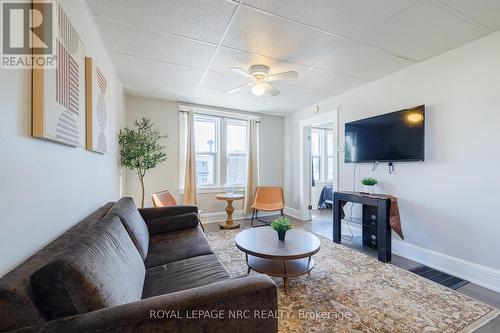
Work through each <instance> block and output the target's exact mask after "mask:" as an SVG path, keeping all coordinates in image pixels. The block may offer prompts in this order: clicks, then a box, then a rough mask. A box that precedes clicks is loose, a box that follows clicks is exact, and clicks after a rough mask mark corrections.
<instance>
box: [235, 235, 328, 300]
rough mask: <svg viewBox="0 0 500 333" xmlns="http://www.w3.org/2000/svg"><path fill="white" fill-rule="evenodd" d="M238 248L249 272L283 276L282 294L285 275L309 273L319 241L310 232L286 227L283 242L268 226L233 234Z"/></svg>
mask: <svg viewBox="0 0 500 333" xmlns="http://www.w3.org/2000/svg"><path fill="white" fill-rule="evenodd" d="M235 243H236V246H237V247H238V249H240V250H241V251H243V252H245V256H246V261H247V265H248V273H250V271H251V270H252V269H253V270H254V271H256V272H259V273H263V274H267V275H271V276H276V277H282V278H283V288H284V290H285V294H286V292H287V283H288V278H290V277H295V276H300V275H304V274H309V273H310V271H311V270H312V269H313V267H314V259H313V258H312V256H313V255H314V254H316V253H317V252H318V251H319V247H320V241H319V239H318V237H316V236H314V235H313V234H312V233H310V232H306V231H302V230H295V229H292V230H289V231H287V233H286V237H285V241H280V240H278V233H277V232H276V231H274V230H273V229H272V228H271V227H260V228H255V229H247V230H243V231H242V232H240V233H239V234H238V235H236V238H235Z"/></svg>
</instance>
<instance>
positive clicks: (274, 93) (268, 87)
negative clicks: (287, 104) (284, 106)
mask: <svg viewBox="0 0 500 333" xmlns="http://www.w3.org/2000/svg"><path fill="white" fill-rule="evenodd" d="M262 84H263V85H264V87H266V91H267V92H268V93H270V94H271V95H272V96H278V95H279V94H280V91H279V90H278V89H276V88H274V87H273V86H272V85H270V84H269V83H267V82H262Z"/></svg>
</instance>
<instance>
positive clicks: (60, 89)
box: [32, 5, 85, 147]
mask: <svg viewBox="0 0 500 333" xmlns="http://www.w3.org/2000/svg"><path fill="white" fill-rule="evenodd" d="M57 11H58V12H57V20H58V35H57V41H56V47H57V51H56V55H57V60H56V61H57V68H56V69H33V129H32V130H33V136H35V137H38V138H43V139H48V140H53V141H57V142H60V143H64V144H67V145H70V146H74V147H82V146H83V144H84V134H85V133H84V123H85V114H84V112H85V51H84V46H83V43H82V41H81V40H80V37H79V36H78V33H77V32H76V30H75V28H74V27H73V25H72V24H71V22H70V20H69V19H68V17H67V16H66V14H65V12H64V11H63V9H62V8H61V7H60V5H59V6H58V10H57Z"/></svg>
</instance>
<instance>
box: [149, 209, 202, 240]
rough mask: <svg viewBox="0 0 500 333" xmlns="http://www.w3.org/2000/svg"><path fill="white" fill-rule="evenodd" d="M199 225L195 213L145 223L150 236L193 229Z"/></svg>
mask: <svg viewBox="0 0 500 333" xmlns="http://www.w3.org/2000/svg"><path fill="white" fill-rule="evenodd" d="M199 223H200V222H199V217H198V214H196V213H187V214H181V215H174V216H166V217H158V218H154V219H151V220H148V221H147V222H146V224H147V226H148V230H149V234H150V235H157V234H162V233H164V232H170V231H176V230H182V229H187V228H195V227H196V226H198V224H199Z"/></svg>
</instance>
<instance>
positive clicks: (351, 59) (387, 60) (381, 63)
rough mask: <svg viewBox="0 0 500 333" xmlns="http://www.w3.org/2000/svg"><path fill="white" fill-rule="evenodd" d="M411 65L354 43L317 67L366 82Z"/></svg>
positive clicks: (385, 53) (375, 49) (382, 52)
mask: <svg viewBox="0 0 500 333" xmlns="http://www.w3.org/2000/svg"><path fill="white" fill-rule="evenodd" d="M412 64H414V62H412V61H409V60H406V59H402V58H399V57H396V56H394V55H392V54H390V53H389V52H386V51H383V50H380V49H377V48H374V47H370V46H366V45H363V44H357V43H356V44H354V45H352V46H351V47H349V48H347V49H345V50H342V51H340V52H338V53H336V54H334V55H333V56H332V57H331V58H329V59H328V60H326V61H324V62H322V63H321V64H320V65H319V66H318V67H319V68H324V69H328V70H331V71H334V72H337V73H344V74H349V75H352V76H356V77H360V78H363V79H366V80H375V79H378V78H380V77H382V76H385V75H388V74H391V73H394V72H396V71H398V70H401V69H403V68H405V67H408V66H410V65H412Z"/></svg>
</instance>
